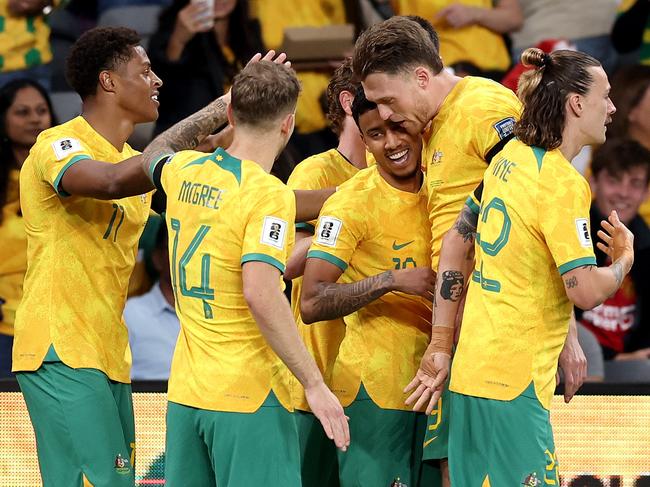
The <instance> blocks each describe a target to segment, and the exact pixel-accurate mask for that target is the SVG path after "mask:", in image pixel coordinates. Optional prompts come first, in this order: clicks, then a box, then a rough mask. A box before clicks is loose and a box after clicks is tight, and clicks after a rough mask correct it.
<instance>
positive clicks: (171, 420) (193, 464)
mask: <svg viewBox="0 0 650 487" xmlns="http://www.w3.org/2000/svg"><path fill="white" fill-rule="evenodd" d="M202 414H203V411H202V410H200V409H196V408H191V407H188V406H183V405H181V404H176V403H174V402H168V403H167V431H166V433H165V485H166V486H167V487H182V486H186V485H192V486H196V487H215V486H216V476H215V473H214V470H213V469H212V461H211V458H210V451H209V449H208V445H207V444H206V442H205V440H204V438H203V436H202V435H201V432H200V427H199V423H200V422H201V419H202V418H201V415H202Z"/></svg>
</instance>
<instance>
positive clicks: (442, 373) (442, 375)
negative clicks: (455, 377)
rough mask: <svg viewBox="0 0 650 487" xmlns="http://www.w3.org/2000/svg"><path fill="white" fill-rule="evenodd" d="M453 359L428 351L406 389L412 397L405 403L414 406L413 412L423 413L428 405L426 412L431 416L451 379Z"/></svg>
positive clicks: (443, 354)
mask: <svg viewBox="0 0 650 487" xmlns="http://www.w3.org/2000/svg"><path fill="white" fill-rule="evenodd" d="M450 366H451V357H450V356H449V355H447V354H445V353H431V352H429V350H428V349H427V351H426V352H424V355H423V356H422V360H421V361H420V368H419V369H418V370H417V372H416V373H415V377H413V380H412V381H411V382H410V383H409V384H408V385H407V386H406V387H405V388H404V392H406V393H408V392H411V391H413V392H412V393H411V395H410V396H409V397H408V398H407V399H406V401H404V402H405V403H406V404H407V405H408V406H413V411H421V410H422V408H423V407H424V406H425V405H426V409H425V412H426V413H427V414H431V411H433V409H434V407H435V405H436V404H437V403H438V399H440V396H441V395H442V391H443V389H444V387H445V383H446V382H447V377H449V368H450Z"/></svg>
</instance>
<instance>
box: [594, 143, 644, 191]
mask: <svg viewBox="0 0 650 487" xmlns="http://www.w3.org/2000/svg"><path fill="white" fill-rule="evenodd" d="M635 167H642V168H643V169H645V181H646V184H648V183H650V151H649V150H648V149H646V148H645V147H643V146H642V145H641V144H639V143H638V142H637V141H636V140H632V139H624V138H614V139H607V142H605V143H604V144H603V145H601V146H600V147H599V148H598V149H596V151H595V152H594V156H593V159H592V161H591V172H592V174H593V175H594V177H598V175H599V174H600V173H601V172H603V171H607V172H608V173H609V174H610V175H612V176H615V177H616V176H621V175H623V174H624V173H626V172H629V171H630V170H631V169H633V168H635Z"/></svg>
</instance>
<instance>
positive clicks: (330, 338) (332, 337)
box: [287, 149, 359, 411]
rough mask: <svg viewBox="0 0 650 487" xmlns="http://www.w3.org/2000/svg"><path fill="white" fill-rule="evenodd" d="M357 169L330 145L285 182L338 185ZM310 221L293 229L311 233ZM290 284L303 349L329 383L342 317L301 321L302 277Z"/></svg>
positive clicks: (299, 401) (294, 389)
mask: <svg viewBox="0 0 650 487" xmlns="http://www.w3.org/2000/svg"><path fill="white" fill-rule="evenodd" d="M358 172H359V169H357V167H355V166H353V165H352V164H351V163H350V162H349V161H348V160H346V159H345V157H343V156H342V155H341V153H340V152H339V151H337V150H336V149H331V150H328V151H327V152H323V153H321V154H316V155H314V156H311V157H308V158H307V159H305V160H304V161H302V162H301V163H300V164H298V165H297V166H296V167H295V168H294V170H293V172H292V173H291V176H290V177H289V180H288V181H287V186H289V187H290V188H291V189H323V188H331V187H334V186H340V185H341V184H343V183H344V182H345V181H347V180H348V179H350V178H351V177H352V176H354V175H355V174H356V173H358ZM314 225H316V221H311V222H309V223H306V224H305V223H303V224H298V225H297V226H296V230H299V231H309V232H310V233H314ZM291 285H292V287H291V308H292V309H293V316H294V318H295V320H296V324H297V325H298V331H299V332H300V336H301V337H302V339H303V341H304V342H305V345H306V346H307V350H309V352H310V353H311V354H312V356H313V357H314V359H315V360H316V364H318V368H319V369H320V371H321V373H322V374H323V378H324V379H325V383H326V384H328V385H329V383H330V378H331V375H332V367H333V365H334V360H335V359H336V354H337V353H338V349H339V345H340V344H341V341H342V340H343V337H344V336H345V323H343V319H342V318H339V319H336V320H330V321H321V322H318V323H313V324H311V325H305V324H304V323H303V322H302V318H301V316H300V293H301V291H302V277H298V278H296V279H294V280H293V281H292V282H291ZM290 380H291V395H292V404H293V405H294V407H296V408H298V409H300V410H303V411H308V410H309V405H308V404H307V400H306V399H305V394H304V389H303V388H302V386H301V384H300V382H298V381H297V380H296V378H295V377H293V376H292V377H291V379H290Z"/></svg>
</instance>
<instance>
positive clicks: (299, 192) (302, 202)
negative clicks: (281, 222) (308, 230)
mask: <svg viewBox="0 0 650 487" xmlns="http://www.w3.org/2000/svg"><path fill="white" fill-rule="evenodd" d="M335 192H336V188H324V189H311V190H310V189H296V190H294V191H293V194H294V195H295V196H296V221H297V222H308V221H310V220H316V219H317V218H318V214H319V213H320V209H321V208H322V207H323V204H325V200H327V198H329V197H330V196H332V195H333V194H334V193H335Z"/></svg>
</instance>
